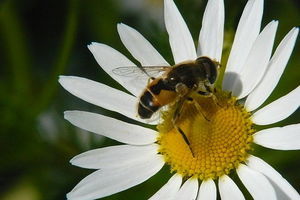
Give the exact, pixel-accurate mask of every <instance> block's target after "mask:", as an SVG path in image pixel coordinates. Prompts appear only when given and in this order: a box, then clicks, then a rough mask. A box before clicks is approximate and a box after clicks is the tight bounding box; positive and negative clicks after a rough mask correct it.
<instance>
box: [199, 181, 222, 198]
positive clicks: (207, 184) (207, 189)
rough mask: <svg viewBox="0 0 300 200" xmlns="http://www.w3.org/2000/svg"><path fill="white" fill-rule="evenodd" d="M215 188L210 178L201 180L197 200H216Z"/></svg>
mask: <svg viewBox="0 0 300 200" xmlns="http://www.w3.org/2000/svg"><path fill="white" fill-rule="evenodd" d="M216 199H217V189H216V185H215V182H214V181H213V180H212V179H209V180H206V181H202V183H201V185H200V189H199V194H198V197H197V200H216Z"/></svg>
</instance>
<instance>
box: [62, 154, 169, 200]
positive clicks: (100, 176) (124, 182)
mask: <svg viewBox="0 0 300 200" xmlns="http://www.w3.org/2000/svg"><path fill="white" fill-rule="evenodd" d="M163 165H164V161H163V158H162V157H161V156H159V155H154V156H153V157H152V158H148V159H147V160H145V161H143V162H141V163H133V164H129V165H127V166H123V167H121V168H114V169H103V170H102V169H100V170H98V171H96V172H94V173H92V174H90V175H89V176H87V177H85V178H84V179H83V180H82V181H80V182H79V183H78V184H77V185H76V186H75V188H74V189H73V190H72V191H71V192H70V193H68V194H67V198H68V199H70V200H87V199H97V198H101V197H105V196H109V195H112V194H115V193H117V192H120V191H123V190H126V189H128V188H131V187H133V186H135V185H138V184H140V183H142V182H144V181H146V180H147V179H149V178H150V177H151V176H153V175H154V174H156V173H157V172H158V171H159V170H160V169H161V168H162V167H163Z"/></svg>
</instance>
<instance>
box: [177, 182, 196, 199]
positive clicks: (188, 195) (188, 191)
mask: <svg viewBox="0 0 300 200" xmlns="http://www.w3.org/2000/svg"><path fill="white" fill-rule="evenodd" d="M197 192H198V180H197V179H195V178H189V179H188V180H187V181H186V182H185V183H184V184H183V185H182V187H181V188H180V189H179V191H178V192H177V194H176V195H175V198H174V200H177V199H184V200H195V199H196V197H197Z"/></svg>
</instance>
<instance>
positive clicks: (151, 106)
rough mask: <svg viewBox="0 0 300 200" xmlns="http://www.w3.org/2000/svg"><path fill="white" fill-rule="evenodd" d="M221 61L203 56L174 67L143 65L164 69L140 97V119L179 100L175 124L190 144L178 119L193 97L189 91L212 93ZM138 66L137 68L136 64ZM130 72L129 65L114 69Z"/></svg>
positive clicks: (120, 71)
mask: <svg viewBox="0 0 300 200" xmlns="http://www.w3.org/2000/svg"><path fill="white" fill-rule="evenodd" d="M219 66H220V64H219V63H218V62H216V61H214V60H212V59H210V58H209V57H205V56H201V57H198V58H197V59H196V60H194V61H187V62H182V63H179V64H176V65H174V66H172V67H166V66H149V67H141V70H140V71H141V72H144V74H148V72H153V71H157V72H163V73H162V74H161V75H160V76H158V77H156V78H155V77H151V76H150V75H149V77H150V79H149V83H148V85H147V86H146V88H145V90H144V91H143V93H142V94H141V96H140V99H139V103H138V109H137V112H138V115H139V117H140V118H143V119H149V118H151V116H152V115H153V114H154V113H155V112H157V111H158V110H159V109H160V108H161V107H163V106H165V105H168V104H170V103H172V102H175V101H178V106H177V109H176V111H175V114H174V116H173V124H174V127H176V128H177V130H178V131H179V132H180V133H181V134H182V135H183V137H184V139H185V141H186V143H187V144H189V142H188V140H187V138H186V136H185V134H184V133H183V131H182V130H181V129H180V128H179V127H178V126H177V124H176V121H177V119H178V116H179V115H180V110H181V106H182V105H183V102H184V101H185V100H191V98H190V97H189V94H190V93H191V92H193V91H196V92H198V93H199V94H200V95H205V96H210V95H212V91H213V84H214V83H215V81H216V79H217V75H218V67H219ZM135 68H137V67H135ZM124 72H127V73H128V72H130V70H129V67H119V68H116V69H114V73H116V74H120V75H122V74H121V73H124Z"/></svg>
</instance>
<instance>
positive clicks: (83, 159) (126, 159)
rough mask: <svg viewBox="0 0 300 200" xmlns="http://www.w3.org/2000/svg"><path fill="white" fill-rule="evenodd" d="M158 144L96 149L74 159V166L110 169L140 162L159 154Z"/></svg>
mask: <svg viewBox="0 0 300 200" xmlns="http://www.w3.org/2000/svg"><path fill="white" fill-rule="evenodd" d="M157 152H158V146H157V144H151V145H145V146H133V145H118V146H110V147H104V148H100V149H94V150H90V151H87V152H84V153H82V154H79V155H77V156H75V157H74V158H72V160H71V161H70V162H71V163H72V165H76V166H78V167H83V168H89V169H108V168H116V167H122V166H126V165H129V164H130V163H133V162H140V161H141V160H145V159H148V157H152V156H153V155H155V154H157Z"/></svg>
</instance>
